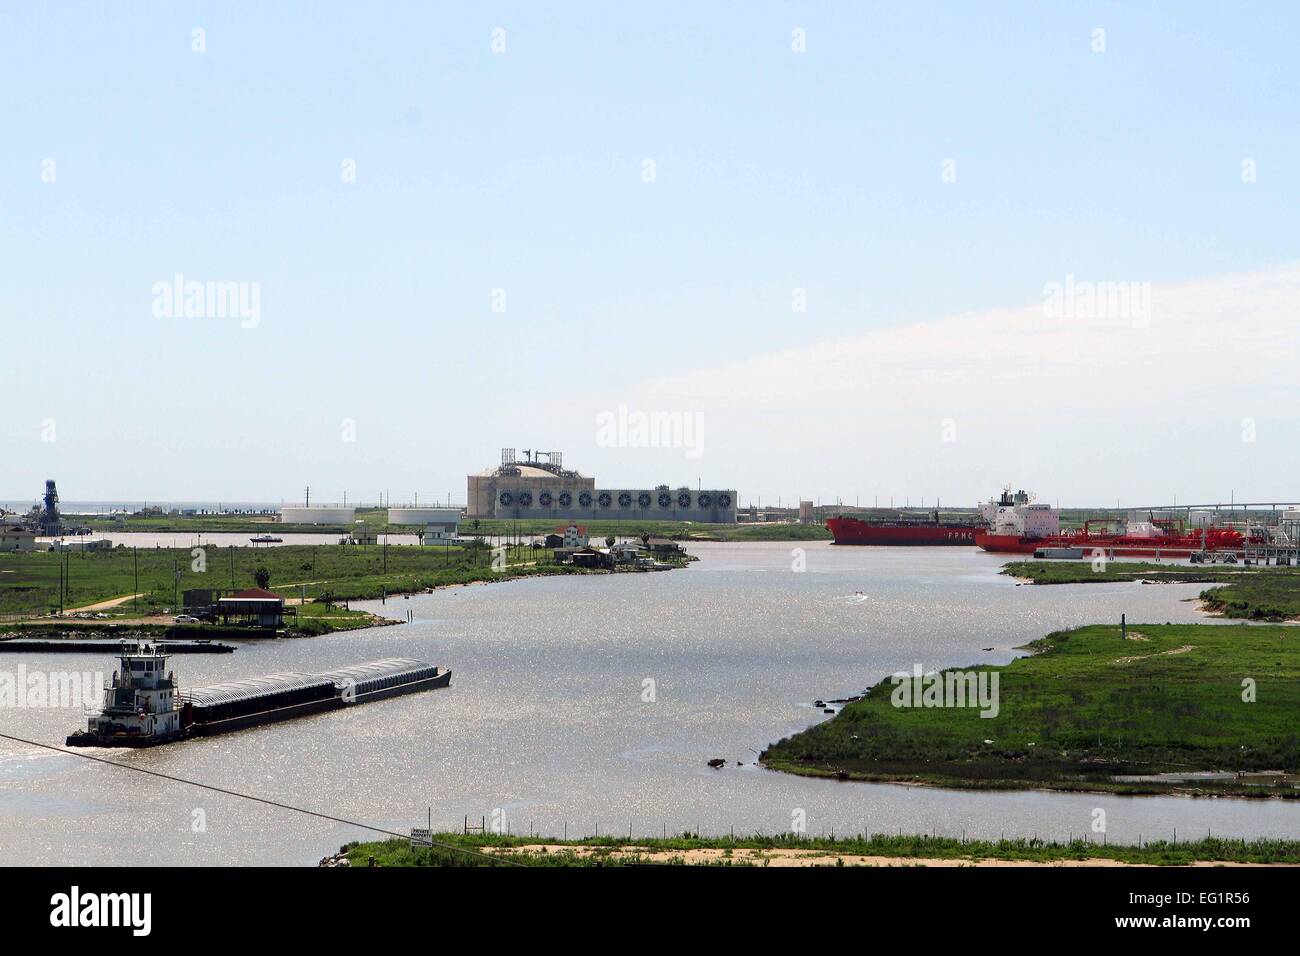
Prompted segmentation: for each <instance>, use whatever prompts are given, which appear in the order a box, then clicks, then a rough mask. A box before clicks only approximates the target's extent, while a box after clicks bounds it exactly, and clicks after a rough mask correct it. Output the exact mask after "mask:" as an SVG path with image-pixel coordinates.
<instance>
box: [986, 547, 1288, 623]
mask: <svg viewBox="0 0 1300 956" xmlns="http://www.w3.org/2000/svg"><path fill="white" fill-rule="evenodd" d="M1002 573H1003V574H1009V575H1011V576H1012V577H1017V578H1023V579H1025V580H1027V581H1032V582H1033V583H1034V584H1097V583H1106V582H1112V581H1138V580H1145V581H1185V582H1189V583H1196V584H1210V583H1220V584H1222V585H1223V586H1222V587H1216V588H1209V589H1207V590H1205V591H1203V592H1201V599H1202V600H1203V601H1205V604H1206V607H1207V608H1208V609H1209V610H1211V611H1213V612H1214V613H1216V614H1220V615H1222V616H1224V617H1233V618H1244V619H1248V620H1254V621H1288V620H1293V619H1296V618H1300V568H1293V567H1263V568H1261V567H1243V566H1240V565H1227V566H1208V567H1207V566H1205V565H1176V564H1152V563H1150V562H1143V561H1108V562H1106V564H1105V565H1104V566H1101V567H1099V568H1096V569H1094V568H1093V566H1092V564H1091V563H1090V562H1088V561H1012V562H1010V563H1009V564H1007V565H1006V566H1005V567H1004V568H1003V569H1002Z"/></svg>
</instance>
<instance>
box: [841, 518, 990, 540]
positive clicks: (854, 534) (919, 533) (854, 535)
mask: <svg viewBox="0 0 1300 956" xmlns="http://www.w3.org/2000/svg"><path fill="white" fill-rule="evenodd" d="M826 527H827V528H828V529H829V530H830V533H831V534H832V535H834V537H835V541H834V543H835V544H855V545H872V544H874V545H888V546H893V547H906V546H909V545H910V546H936V545H948V546H960V545H967V546H969V545H973V544H974V543H975V532H976V531H978V530H979V529H978V528H977V527H976V526H975V525H963V524H920V523H918V524H883V523H881V524H876V523H872V522H869V521H860V520H858V519H857V518H829V519H827V521H826Z"/></svg>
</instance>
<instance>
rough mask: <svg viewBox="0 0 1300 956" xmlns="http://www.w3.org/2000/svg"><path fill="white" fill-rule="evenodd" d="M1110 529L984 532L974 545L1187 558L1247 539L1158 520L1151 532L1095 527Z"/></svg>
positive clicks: (1235, 547)
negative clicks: (1008, 532) (1047, 532)
mask: <svg viewBox="0 0 1300 956" xmlns="http://www.w3.org/2000/svg"><path fill="white" fill-rule="evenodd" d="M1094 524H1101V525H1107V526H1109V525H1111V524H1113V521H1111V520H1110V519H1105V520H1101V521H1085V522H1084V525H1083V530H1081V531H1065V532H1061V533H1059V534H1050V535H1014V534H993V533H991V532H989V531H984V530H981V531H980V532H978V533H977V534H976V535H975V543H976V544H978V545H979V546H980V547H981V548H983V549H984V550H985V551H996V552H1001V553H1010V554H1033V553H1034V552H1035V551H1037V550H1039V549H1040V548H1083V549H1084V557H1089V556H1091V555H1092V553H1093V552H1094V551H1100V552H1102V553H1103V554H1105V555H1107V556H1110V557H1125V558H1152V557H1157V556H1159V557H1162V558H1186V557H1190V556H1191V555H1193V554H1198V553H1200V552H1202V551H1242V550H1244V548H1245V546H1246V538H1245V536H1244V535H1243V534H1242V533H1241V532H1240V531H1236V530H1234V529H1232V528H1203V529H1201V530H1198V531H1187V530H1185V529H1184V528H1183V526H1182V522H1181V521H1177V522H1175V521H1171V520H1168V519H1162V518H1156V519H1154V520H1152V521H1151V522H1150V523H1149V529H1148V528H1143V527H1137V528H1134V529H1130V530H1126V531H1115V530H1104V531H1094V530H1092V525H1094Z"/></svg>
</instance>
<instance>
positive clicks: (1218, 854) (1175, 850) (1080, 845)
mask: <svg viewBox="0 0 1300 956" xmlns="http://www.w3.org/2000/svg"><path fill="white" fill-rule="evenodd" d="M433 841H434V842H435V843H436V844H439V845H436V846H434V847H432V848H427V847H426V848H415V849H412V848H411V846H410V843H409V841H407V840H396V839H393V840H382V841H376V842H367V843H350V844H348V845H346V846H344V847H343V848H342V852H343V853H346V854H347V858H348V862H349V864H350V865H352V866H354V867H358V866H359V867H364V866H367V865H368V864H369V862H370V860H371V859H372V858H373V860H374V863H375V865H376V866H401V867H429V866H500V865H507V864H504V863H501V862H498V860H496V859H495V858H494V857H493V856H492V855H491V854H490V853H485V852H484V850H499V849H503V848H519V847H523V846H526V845H529V844H538V843H546V844H548V845H549V846H552V847H559V848H560V849H558V850H552V851H550V852H547V853H545V854H542V853H521V852H518V851H517V850H516V852H515V853H513V854H512V855H511V857H510V859H511V860H512V861H514V862H516V863H522V864H524V865H527V866H564V867H568V866H636V865H645V864H651V863H653V864H660V865H670V866H671V865H681V864H682V863H684V859H683V857H682V856H681V854H684V853H687V852H689V851H691V850H719V851H722V855H721V856H720V858H718V859H717V861H716V862H714V863H713V864H712V865H715V866H732V865H735V866H763V865H764V862H763V860H762V857H761V856H759V857H758V858H754V857H753V856H751V855H749V854H745V855H744V859H741V858H739V857H736V856H735V854H736V852H737V851H743V850H757V851H760V852H763V853H771V852H773V851H777V850H801V851H804V852H807V853H812V854H816V855H817V856H819V857H821V858H822V859H821V860H820V861H819V862H820V863H821V864H822V865H827V866H833V865H835V861H836V858H837V857H843V856H871V857H893V858H897V859H899V860H904V861H906V860H908V859H915V860H927V859H931V860H969V861H971V862H977V861H980V860H1008V861H1028V862H1036V863H1060V862H1065V861H1070V860H1110V861H1113V862H1116V863H1135V864H1146V865H1150V866H1180V865H1187V864H1190V863H1195V862H1199V861H1210V862H1218V863H1264V864H1289V865H1296V864H1300V841H1297V840H1255V841H1249V842H1248V841H1243V840H1220V839H1214V838H1207V839H1202V840H1194V841H1189V842H1179V843H1174V842H1173V841H1172V839H1170V840H1158V841H1151V842H1147V841H1145V840H1144V841H1143V843H1142V845H1141V846H1135V845H1125V844H1114V843H1103V842H1102V841H1101V840H1100V839H1098V838H1096V836H1095V835H1093V838H1092V839H1089V840H1084V839H1073V840H1067V841H1063V842H1054V841H1044V840H1038V839H1029V840H999V841H984V840H970V841H966V840H957V839H953V838H950V837H931V836H892V835H884V834H875V835H870V836H868V835H859V836H849V837H840V838H827V837H810V836H807V835H799V834H794V833H787V834H778V835H776V836H749V837H736V838H734V839H731V838H726V837H722V838H702V837H699V836H696V835H694V834H683V835H681V836H670V837H669V838H668V839H658V838H652V839H639V838H638V839H633V840H627V839H623V838H607V837H601V838H599V839H587V840H553V839H550V838H526V837H515V836H504V835H500V836H498V835H495V834H490V833H489V834H486V835H482V836H480V835H479V834H472V835H465V834H461V833H438V834H434V836H433ZM580 850H585V851H587V852H583V853H579V852H578V851H580ZM616 851H631V852H632V853H633V854H635V855H629V853H627V852H623V853H619V852H616ZM636 851H644V852H636Z"/></svg>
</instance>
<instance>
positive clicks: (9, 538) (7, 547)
mask: <svg viewBox="0 0 1300 956" xmlns="http://www.w3.org/2000/svg"><path fill="white" fill-rule="evenodd" d="M35 550H36V532H35V531H31V530H29V529H27V528H24V527H21V526H20V525H10V526H9V527H5V528H0V551H35Z"/></svg>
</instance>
